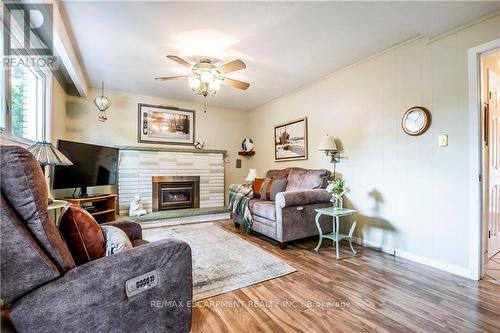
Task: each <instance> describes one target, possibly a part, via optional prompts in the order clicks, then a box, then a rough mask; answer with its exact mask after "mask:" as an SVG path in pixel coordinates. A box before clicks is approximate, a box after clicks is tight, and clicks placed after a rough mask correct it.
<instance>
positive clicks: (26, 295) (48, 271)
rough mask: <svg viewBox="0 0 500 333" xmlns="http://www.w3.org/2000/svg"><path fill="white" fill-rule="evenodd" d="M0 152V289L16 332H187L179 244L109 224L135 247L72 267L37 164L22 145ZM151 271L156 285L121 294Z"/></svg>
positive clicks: (188, 276) (188, 282) (184, 251)
mask: <svg viewBox="0 0 500 333" xmlns="http://www.w3.org/2000/svg"><path fill="white" fill-rule="evenodd" d="M0 150H1V198H0V214H1V215H0V219H1V220H0V221H1V240H0V241H1V243H0V250H1V252H0V258H1V260H0V261H1V272H0V273H1V276H0V279H1V291H0V292H1V298H2V300H3V302H4V307H6V308H8V309H9V310H10V320H11V322H12V324H13V326H14V327H15V329H16V330H17V331H19V332H54V331H57V332H95V331H105V332H125V331H127V332H128V331H139V332H145V331H148V332H159V331H162V332H188V331H189V330H190V327H191V307H190V302H191V301H192V292H193V285H192V267H191V248H190V247H189V245H188V244H187V243H185V242H182V241H179V240H174V239H171V240H162V241H158V242H153V243H147V242H146V241H144V240H142V231H141V228H140V225H138V224H137V223H134V222H124V221H120V222H111V223H109V225H114V226H116V227H118V228H121V229H122V230H124V231H125V233H126V234H127V235H128V236H129V238H131V240H132V243H133V244H134V246H135V247H134V248H133V249H131V250H127V251H124V252H120V253H117V254H113V255H111V256H107V257H103V258H100V259H97V260H94V261H91V262H89V263H86V264H83V265H80V266H75V263H74V260H73V258H72V256H71V253H70V251H69V249H68V247H67V245H66V243H65V241H64V239H63V237H62V236H61V234H60V233H59V230H58V229H57V227H56V225H55V223H54V221H52V220H51V218H50V217H49V214H48V212H47V195H48V193H47V188H46V185H45V179H44V176H43V174H42V171H41V168H40V165H39V164H38V163H37V161H36V160H35V158H34V157H33V156H32V155H31V154H30V153H29V152H28V151H27V150H25V149H23V148H20V147H15V146H1V147H0ZM154 270H155V271H156V274H157V279H156V283H157V284H156V286H154V287H151V288H149V289H144V290H143V291H142V292H140V293H137V294H135V295H133V296H130V294H129V296H127V292H126V290H125V283H126V281H127V280H129V279H132V278H134V277H138V276H140V275H142V274H145V273H149V272H151V271H154ZM158 304H162V305H163V304H166V305H170V306H162V307H159V306H157V305H158Z"/></svg>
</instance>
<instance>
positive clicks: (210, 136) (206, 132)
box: [53, 89, 249, 192]
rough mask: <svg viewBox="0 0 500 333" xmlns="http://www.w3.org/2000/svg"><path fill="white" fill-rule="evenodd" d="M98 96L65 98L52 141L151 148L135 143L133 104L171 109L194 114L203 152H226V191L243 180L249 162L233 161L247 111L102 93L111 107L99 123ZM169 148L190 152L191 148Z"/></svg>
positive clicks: (245, 128) (245, 130) (94, 92)
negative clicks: (96, 101)
mask: <svg viewBox="0 0 500 333" xmlns="http://www.w3.org/2000/svg"><path fill="white" fill-rule="evenodd" d="M98 93H99V91H98V90H96V89H91V90H90V94H89V97H88V98H81V97H74V96H66V97H65V115H64V117H61V118H60V120H58V122H57V124H56V125H55V126H54V134H55V136H54V137H53V139H54V140H55V139H59V138H62V139H67V140H73V141H80V142H86V143H94V144H102V145H119V146H151V147H155V145H151V144H143V143H137V104H138V103H146V104H153V105H165V106H175V107H179V108H184V109H190V110H195V111H196V140H199V141H205V148H206V149H223V150H227V151H228V157H229V162H228V163H226V164H225V184H226V189H227V186H228V185H229V184H232V183H241V182H242V181H243V179H244V177H245V176H246V173H247V172H248V167H249V166H248V164H249V161H248V160H246V159H243V160H242V168H241V169H237V168H236V158H238V151H239V150H241V148H240V147H241V146H240V145H241V142H242V141H243V138H245V137H246V136H248V134H249V133H248V132H249V130H248V117H249V112H248V111H238V110H229V109H223V108H217V107H211V106H207V113H206V114H205V113H204V112H203V104H201V103H191V102H186V101H179V100H169V99H164V98H158V97H151V96H140V95H134V94H129V93H123V92H116V91H106V96H108V97H109V98H110V99H111V101H112V102H113V104H112V106H111V108H110V109H109V111H108V112H107V114H108V121H106V122H105V123H101V122H99V121H98V120H97V109H96V107H95V106H94V104H93V100H94V98H95V96H96V95H97V94H98ZM58 98H59V99H60V97H58ZM215 98H216V97H215ZM59 102H60V101H59ZM59 102H57V105H59ZM200 102H201V98H200ZM58 119H59V118H58ZM156 146H157V147H168V146H165V145H156ZM172 147H177V148H178V147H185V148H192V146H191V147H190V146H172ZM98 190H99V189H98ZM226 192H227V191H226Z"/></svg>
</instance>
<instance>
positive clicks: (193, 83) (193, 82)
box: [188, 77, 201, 89]
mask: <svg viewBox="0 0 500 333" xmlns="http://www.w3.org/2000/svg"><path fill="white" fill-rule="evenodd" d="M188 84H189V86H190V87H191V89H198V88H199V87H200V84H201V81H200V79H199V78H197V77H190V78H189V79H188Z"/></svg>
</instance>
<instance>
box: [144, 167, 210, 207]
mask: <svg viewBox="0 0 500 333" xmlns="http://www.w3.org/2000/svg"><path fill="white" fill-rule="evenodd" d="M152 180H153V211H154V212H156V211H159V210H168V209H182V208H198V207H200V177H193V176H153V179H152Z"/></svg>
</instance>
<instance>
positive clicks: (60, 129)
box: [50, 77, 66, 144]
mask: <svg viewBox="0 0 500 333" xmlns="http://www.w3.org/2000/svg"><path fill="white" fill-rule="evenodd" d="M51 103H52V112H51V113H50V120H51V131H50V132H51V133H50V140H51V142H52V143H53V144H55V143H56V141H57V139H60V138H64V136H65V126H64V122H65V121H66V92H65V91H64V89H63V88H62V86H61V84H60V83H59V81H57V80H56V78H55V77H53V78H52V102H51Z"/></svg>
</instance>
